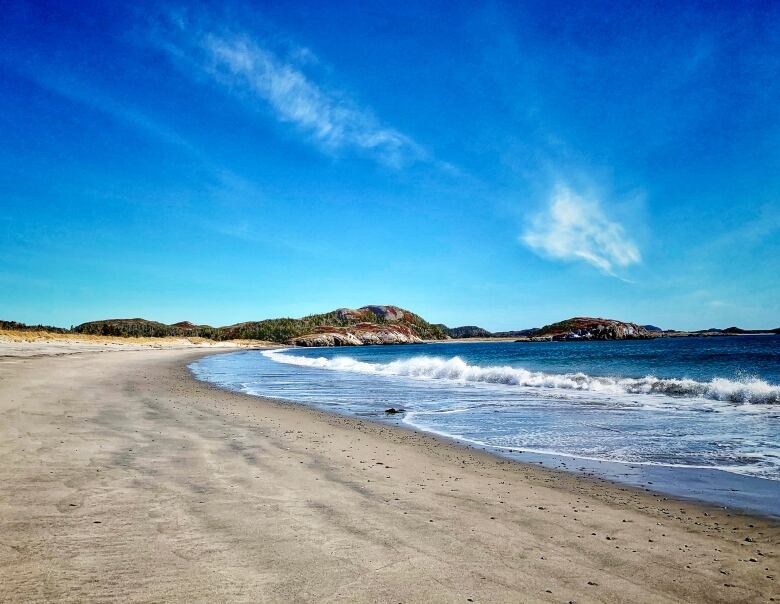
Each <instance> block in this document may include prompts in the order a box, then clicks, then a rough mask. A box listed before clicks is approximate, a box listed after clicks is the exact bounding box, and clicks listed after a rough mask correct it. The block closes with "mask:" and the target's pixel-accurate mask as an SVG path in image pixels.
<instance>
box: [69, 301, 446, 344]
mask: <svg viewBox="0 0 780 604" xmlns="http://www.w3.org/2000/svg"><path fill="white" fill-rule="evenodd" d="M359 325H361V326H362V327H361V328H360V329H357V330H356V329H355V328H356V327H357V326H359ZM369 326H383V327H385V328H386V329H384V330H382V329H374V328H371V327H369ZM350 330H351V331H353V332H354V331H362V332H364V333H368V332H371V333H372V334H373V335H371V336H366V338H367V339H369V340H387V341H388V342H391V341H392V342H393V343H395V342H401V341H403V340H408V341H422V340H441V339H445V338H446V337H447V333H446V332H445V331H444V330H443V329H442V328H441V327H440V326H437V325H432V324H431V323H428V322H427V321H426V320H425V319H423V318H422V317H420V316H419V315H416V314H415V313H413V312H411V311H408V310H405V309H403V308H399V307H397V306H390V305H372V306H363V307H361V308H358V309H352V308H339V309H337V310H334V311H331V312H327V313H322V314H317V315H309V316H307V317H302V318H300V319H293V318H280V319H264V320H262V321H247V322H243V323H236V324H235V325H227V326H224V327H211V326H210V325H193V324H192V323H190V322H189V321H180V322H178V323H174V324H172V325H166V324H165V323H159V322H157V321H149V320H146V319H141V318H136V319H107V320H102V321H90V322H88V323H82V324H81V325H78V326H77V327H75V328H74V329H73V331H74V332H76V333H84V334H94V335H107V336H143V337H165V336H178V337H187V336H190V337H193V336H197V337H203V338H210V339H213V340H236V339H246V340H268V341H271V342H279V343H288V342H290V341H292V340H294V339H296V338H301V337H303V336H309V335H313V334H318V335H319V336H321V335H322V334H327V333H332V334H342V335H344V334H348V333H350ZM333 339H335V340H338V338H337V337H335V336H334V338H333ZM355 339H357V340H359V339H360V338H359V337H356V338H355ZM324 340H328V338H322V337H320V338H319V341H324ZM310 341H314V340H310ZM347 342H349V343H353V344H354V343H355V341H354V340H352V339H350V338H349V337H346V339H345V340H344V343H347ZM301 343H302V344H303V341H301ZM374 343H382V342H381V341H377V342H374Z"/></svg>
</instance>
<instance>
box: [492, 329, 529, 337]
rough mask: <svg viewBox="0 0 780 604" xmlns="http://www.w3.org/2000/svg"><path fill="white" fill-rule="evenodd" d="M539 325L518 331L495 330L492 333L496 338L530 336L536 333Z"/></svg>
mask: <svg viewBox="0 0 780 604" xmlns="http://www.w3.org/2000/svg"><path fill="white" fill-rule="evenodd" d="M539 331H540V328H539V327H531V328H530V329H520V330H518V331H496V332H494V333H493V335H494V336H496V337H497V338H530V337H533V336H535V335H536V334H538V333H539Z"/></svg>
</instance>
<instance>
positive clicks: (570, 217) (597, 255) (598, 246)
mask: <svg viewBox="0 0 780 604" xmlns="http://www.w3.org/2000/svg"><path fill="white" fill-rule="evenodd" d="M521 241H522V242H523V243H524V244H525V245H526V246H527V247H528V248H529V249H531V250H532V251H533V252H534V253H536V254H538V255H540V256H542V257H545V258H549V259H552V260H561V261H582V262H586V263H588V264H590V265H592V266H595V267H596V268H598V269H599V270H601V271H602V272H604V273H606V274H608V275H611V276H613V277H614V276H617V275H615V269H617V268H626V267H628V266H630V265H632V264H637V263H638V262H641V260H642V256H641V254H640V252H639V248H638V247H637V245H636V244H635V243H634V242H633V241H632V240H631V239H630V238H629V237H628V235H627V234H626V232H625V229H624V228H623V226H622V225H620V224H619V223H617V222H614V221H613V220H610V219H609V218H608V217H607V216H606V215H605V213H604V211H603V209H602V207H601V204H600V203H599V202H598V200H595V199H586V198H585V197H583V196H581V195H578V194H576V193H575V192H574V191H572V190H571V189H569V188H568V187H565V186H561V185H559V186H557V187H556V188H555V190H554V192H553V194H552V195H551V197H550V201H549V204H548V207H547V208H546V209H545V210H544V211H543V212H541V213H539V214H537V215H536V216H534V217H533V218H532V219H531V221H530V223H529V225H528V227H527V229H526V231H525V232H524V233H523V235H522V236H521Z"/></svg>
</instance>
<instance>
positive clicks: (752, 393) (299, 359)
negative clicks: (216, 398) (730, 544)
mask: <svg viewBox="0 0 780 604" xmlns="http://www.w3.org/2000/svg"><path fill="white" fill-rule="evenodd" d="M263 355H264V356H266V357H268V358H270V359H271V360H273V361H277V362H279V363H286V364H289V365H299V366H301V367H312V368H317V369H329V370H332V371H349V372H353V373H363V374H374V375H389V376H401V377H411V378H418V379H434V380H452V381H461V382H478V383H486V384H504V385H509V386H524V387H529V388H557V389H563V390H579V391H592V392H602V393H610V394H659V395H665V396H670V397H697V398H705V399H709V400H714V401H724V402H730V403H741V404H754V405H757V404H763V405H774V404H778V403H780V386H777V385H773V384H769V383H767V382H765V381H763V380H759V379H755V378H753V379H744V380H728V379H725V378H715V379H712V380H710V381H709V382H699V381H696V380H690V379H662V378H657V377H654V376H646V377H643V378H611V377H598V376H592V375H587V374H584V373H565V374H553V373H544V372H540V371H528V370H527V369H522V368H518V367H510V366H508V365H504V366H491V367H482V366H479V365H469V364H468V363H466V362H465V361H464V360H463V359H461V358H460V357H452V358H448V359H445V358H439V357H427V356H418V357H413V358H411V359H405V360H399V361H392V362H389V363H367V362H364V361H358V360H356V359H353V358H350V357H346V356H342V357H335V358H332V359H327V358H325V357H304V356H296V355H291V354H285V351H284V350H267V351H264V352H263Z"/></svg>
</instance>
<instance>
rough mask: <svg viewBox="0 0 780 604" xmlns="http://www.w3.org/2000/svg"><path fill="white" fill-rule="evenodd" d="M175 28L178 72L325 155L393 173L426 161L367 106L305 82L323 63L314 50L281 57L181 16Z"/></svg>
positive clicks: (245, 36)
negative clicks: (262, 111)
mask: <svg viewBox="0 0 780 604" xmlns="http://www.w3.org/2000/svg"><path fill="white" fill-rule="evenodd" d="M176 30H177V31H176V34H177V35H175V36H172V37H171V38H169V39H166V40H164V41H162V43H161V44H160V47H161V48H163V49H164V50H166V51H167V52H168V53H169V55H170V56H171V57H172V58H173V59H174V60H175V61H176V63H177V64H178V65H179V66H181V67H184V68H186V69H187V70H194V74H193V75H194V76H195V77H202V76H203V75H206V76H208V77H210V78H211V79H213V80H214V81H216V82H218V83H220V84H222V85H223V86H224V87H225V89H226V90H227V91H230V92H232V93H234V94H236V95H238V96H240V97H242V98H243V99H247V100H248V102H250V103H256V102H258V101H259V102H262V103H263V104H265V106H266V107H268V108H269V109H270V110H271V113H272V115H274V117H275V118H276V119H278V120H279V121H281V122H284V123H288V124H291V125H293V126H294V127H295V128H296V129H297V130H298V131H299V132H301V133H302V134H304V135H305V136H306V137H307V138H308V139H309V140H310V141H311V142H313V143H315V144H316V145H317V146H318V147H319V148H321V149H322V150H323V151H325V152H328V153H332V154H335V153H338V152H339V151H342V150H356V151H358V152H361V153H364V154H366V155H368V156H370V157H373V158H374V159H376V160H378V161H380V162H381V163H384V164H387V165H390V166H394V167H398V166H402V165H404V164H408V163H411V162H414V161H417V160H420V159H425V153H424V152H423V150H422V149H421V147H420V146H419V145H418V144H417V143H415V142H414V141H413V140H412V139H411V138H410V137H408V136H406V135H405V134H402V133H401V132H399V131H398V130H396V129H394V128H391V127H389V126H385V125H383V124H382V123H381V122H380V121H379V120H378V119H377V118H376V116H375V115H374V113H373V112H372V111H371V110H370V109H369V108H367V107H362V106H360V105H359V104H358V103H357V102H356V101H355V100H353V99H352V98H350V96H349V95H348V94H346V93H344V92H342V91H339V90H333V89H331V88H329V87H328V86H327V85H326V84H325V83H324V82H318V81H316V80H315V79H314V78H312V77H309V76H307V74H306V73H304V68H305V66H306V65H309V64H316V63H317V61H316V59H315V58H313V54H312V53H311V51H310V50H308V49H304V48H296V49H293V51H292V52H287V53H285V54H286V56H287V58H283V57H282V55H281V53H279V52H274V50H273V49H272V48H271V47H270V44H265V43H264V41H263V40H261V39H258V38H256V37H253V36H251V35H250V34H249V33H247V32H235V31H233V32H230V33H222V32H220V33H216V32H214V31H208V30H201V29H199V28H197V27H195V26H193V25H192V24H190V23H188V22H187V21H186V20H184V19H182V18H178V19H177V20H176Z"/></svg>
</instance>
